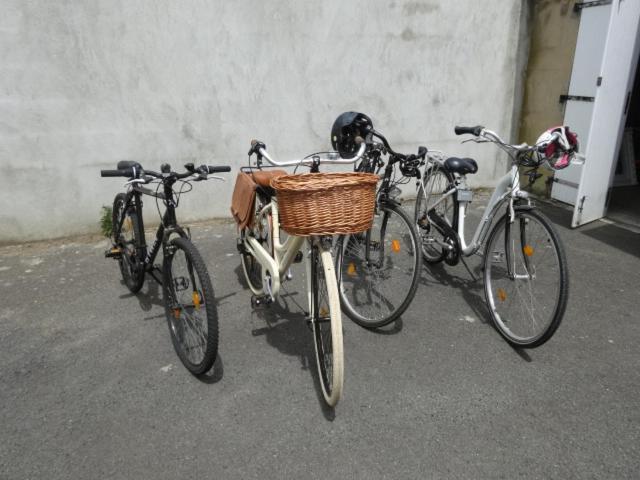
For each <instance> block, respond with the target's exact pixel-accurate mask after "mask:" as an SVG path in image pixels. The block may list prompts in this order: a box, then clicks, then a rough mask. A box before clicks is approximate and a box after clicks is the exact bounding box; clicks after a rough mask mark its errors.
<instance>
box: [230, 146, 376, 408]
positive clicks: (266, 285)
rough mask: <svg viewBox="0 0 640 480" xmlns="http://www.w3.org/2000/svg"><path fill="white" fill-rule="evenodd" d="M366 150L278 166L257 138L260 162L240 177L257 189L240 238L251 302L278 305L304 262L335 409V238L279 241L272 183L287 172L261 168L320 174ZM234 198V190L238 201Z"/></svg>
mask: <svg viewBox="0 0 640 480" xmlns="http://www.w3.org/2000/svg"><path fill="white" fill-rule="evenodd" d="M365 148H366V145H365V144H364V142H362V139H359V150H358V152H357V154H356V156H355V157H354V158H350V159H344V158H341V157H340V156H339V155H338V154H336V153H333V152H330V153H323V154H314V155H312V156H310V157H307V158H304V159H301V160H292V161H286V162H278V161H276V160H274V159H273V158H272V157H271V156H270V155H269V153H268V152H267V149H266V146H265V144H264V143H262V142H258V141H255V140H254V141H252V143H251V150H250V151H249V156H250V157H251V155H253V154H255V155H256V159H257V160H256V164H255V166H250V167H244V168H243V169H242V172H241V173H240V174H239V175H240V176H241V175H246V176H247V177H249V178H250V180H249V181H252V182H254V185H255V186H254V187H252V188H249V189H248V190H247V192H248V193H247V194H251V193H252V192H253V191H255V198H254V199H253V201H251V203H250V204H249V207H248V210H249V211H248V212H247V214H246V218H244V219H241V220H245V222H244V225H242V227H243V228H241V230H240V236H239V238H238V250H239V252H240V255H241V261H242V268H243V271H244V274H245V276H246V280H247V284H248V285H249V288H250V289H251V291H252V292H253V294H254V295H255V297H253V301H254V303H256V304H259V303H270V302H272V301H274V300H275V299H276V298H277V297H278V294H279V292H280V288H281V285H282V282H283V281H284V280H285V279H290V278H291V275H290V273H289V269H290V267H291V265H292V264H293V263H294V262H301V261H302V260H303V259H306V262H305V264H306V272H307V296H308V305H309V310H308V315H309V316H308V322H309V325H310V327H311V330H312V332H313V338H314V346H315V353H316V361H317V367H318V372H319V377H320V383H321V386H322V393H323V396H324V399H325V401H326V402H327V404H328V405H329V406H335V405H336V403H337V402H338V400H339V399H340V396H341V393H342V386H343V378H344V357H343V342H342V318H341V313H340V297H339V295H338V285H337V280H336V272H335V262H334V259H333V257H332V253H331V248H332V236H330V235H311V236H295V235H289V236H288V237H287V238H286V240H284V242H283V241H282V240H281V234H280V226H281V219H280V212H279V209H278V199H277V196H276V192H275V190H274V188H272V186H271V180H273V179H275V178H278V177H280V176H282V175H285V174H287V172H286V171H284V170H274V169H269V168H263V161H264V160H266V161H267V162H268V163H269V164H271V165H272V166H278V167H290V166H296V167H298V166H309V167H311V171H312V172H314V171H315V172H317V171H318V166H319V165H320V164H321V163H322V164H352V163H355V162H357V161H358V160H360V159H361V157H362V155H363V154H364V152H365ZM235 195H236V193H235V192H234V203H235V202H236V198H235ZM234 215H236V213H235V212H234ZM241 216H242V215H241ZM236 219H237V220H238V216H236Z"/></svg>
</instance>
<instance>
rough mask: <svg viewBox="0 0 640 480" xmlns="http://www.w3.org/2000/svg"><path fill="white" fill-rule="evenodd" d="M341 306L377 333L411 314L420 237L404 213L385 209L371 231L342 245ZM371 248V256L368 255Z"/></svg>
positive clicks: (340, 257) (375, 219) (418, 260)
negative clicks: (406, 313) (402, 316)
mask: <svg viewBox="0 0 640 480" xmlns="http://www.w3.org/2000/svg"><path fill="white" fill-rule="evenodd" d="M339 242H340V243H339V245H338V252H339V253H338V262H339V268H340V285H339V289H340V300H341V303H342V306H343V309H344V311H345V313H346V314H347V315H348V316H349V318H351V319H352V320H353V321H355V322H356V323H357V324H359V325H361V326H363V327H368V328H377V327H381V326H384V325H387V324H389V323H391V322H392V321H394V320H395V319H397V318H398V317H399V316H400V315H402V313H403V312H404V311H405V310H406V309H407V308H408V306H409V305H410V303H411V300H412V299H413V297H414V296H415V291H416V288H417V286H418V275H419V269H420V258H419V256H418V253H417V252H418V250H417V246H418V237H417V234H416V232H415V229H414V227H413V224H412V222H411V221H410V220H409V218H408V217H407V215H406V214H405V213H404V212H403V211H402V210H401V209H400V207H383V208H382V209H380V211H379V212H378V213H377V214H376V216H375V218H374V222H373V225H372V227H371V230H369V231H368V232H363V233H358V234H354V235H347V236H344V237H342V238H341V239H340V240H339ZM367 246H368V252H367Z"/></svg>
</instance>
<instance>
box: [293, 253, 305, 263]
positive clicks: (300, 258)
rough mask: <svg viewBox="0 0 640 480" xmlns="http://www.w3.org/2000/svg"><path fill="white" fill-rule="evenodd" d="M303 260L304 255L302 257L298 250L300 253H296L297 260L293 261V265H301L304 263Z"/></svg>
mask: <svg viewBox="0 0 640 480" xmlns="http://www.w3.org/2000/svg"><path fill="white" fill-rule="evenodd" d="M303 258H304V255H302V252H301V251H300V250H298V253H296V256H295V258H294V259H293V263H300V262H302V259H303Z"/></svg>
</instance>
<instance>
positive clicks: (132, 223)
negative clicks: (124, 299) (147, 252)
mask: <svg viewBox="0 0 640 480" xmlns="http://www.w3.org/2000/svg"><path fill="white" fill-rule="evenodd" d="M125 204H126V195H125V194H124V193H118V194H117V195H116V197H115V199H114V200H113V209H112V211H111V228H112V232H111V235H112V240H113V244H114V245H115V246H116V247H118V248H119V249H120V252H121V254H120V258H118V265H119V266H120V273H121V274H122V280H123V281H124V283H125V285H126V286H127V288H128V289H129V290H130V291H131V293H138V292H139V291H140V289H141V288H142V285H143V284H144V276H145V270H144V265H143V262H142V259H140V258H139V256H138V250H137V246H138V245H141V244H142V243H144V242H143V241H142V240H144V239H141V238H140V226H139V223H140V222H139V220H138V214H137V213H136V211H135V209H134V208H133V207H131V206H130V207H129V208H128V209H127V211H126V212H125V210H124V207H125ZM123 215H124V216H125V219H124V221H123V222H122V223H121V222H120V220H121V218H122V216H123Z"/></svg>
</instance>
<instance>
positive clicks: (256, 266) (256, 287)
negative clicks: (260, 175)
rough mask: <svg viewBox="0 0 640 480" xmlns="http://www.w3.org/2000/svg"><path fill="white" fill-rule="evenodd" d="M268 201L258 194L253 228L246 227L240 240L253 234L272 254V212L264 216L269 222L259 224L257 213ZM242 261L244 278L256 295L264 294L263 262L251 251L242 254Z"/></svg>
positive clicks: (255, 202)
mask: <svg viewBox="0 0 640 480" xmlns="http://www.w3.org/2000/svg"><path fill="white" fill-rule="evenodd" d="M266 203H268V200H267V199H265V198H262V197H261V196H260V195H259V194H256V199H255V201H254V226H253V227H252V228H244V229H243V230H242V233H241V235H240V239H239V241H240V242H243V241H244V238H245V237H246V235H253V237H254V238H256V239H257V240H258V241H259V242H260V243H261V244H262V245H263V246H264V247H265V248H266V249H267V250H268V251H269V252H270V253H271V255H273V241H272V234H271V228H272V219H271V218H272V217H271V213H268V214H267V215H266V216H265V217H264V218H265V219H266V221H267V222H268V223H267V224H265V223H264V222H262V223H261V224H257V222H258V217H257V213H258V212H259V211H260V209H261V208H262V207H263V206H264V205H265V204H266ZM240 262H241V264H242V271H243V272H244V278H245V281H246V282H247V286H248V287H249V288H250V289H251V291H252V292H253V293H254V295H262V294H264V293H265V292H264V287H263V285H262V264H261V263H260V262H259V261H258V260H257V259H256V258H255V257H254V256H253V255H252V254H251V253H249V252H244V253H241V254H240Z"/></svg>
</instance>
